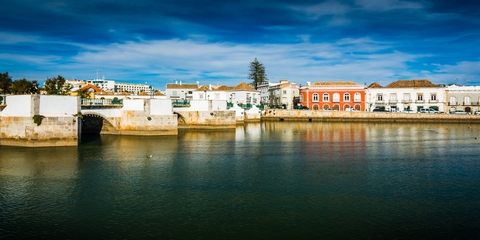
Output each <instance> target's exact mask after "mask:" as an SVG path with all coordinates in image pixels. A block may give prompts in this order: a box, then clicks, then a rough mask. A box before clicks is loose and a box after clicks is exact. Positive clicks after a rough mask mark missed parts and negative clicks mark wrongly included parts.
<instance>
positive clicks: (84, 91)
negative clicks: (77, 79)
mask: <svg viewBox="0 0 480 240" xmlns="http://www.w3.org/2000/svg"><path fill="white" fill-rule="evenodd" d="M77 93H78V96H80V98H88V99H90V98H91V97H90V91H89V89H81V88H80V89H78V90H77Z"/></svg>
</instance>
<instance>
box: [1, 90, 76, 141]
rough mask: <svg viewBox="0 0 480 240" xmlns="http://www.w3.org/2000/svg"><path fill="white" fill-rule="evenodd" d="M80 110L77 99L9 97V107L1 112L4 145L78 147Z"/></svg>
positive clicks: (36, 96)
mask: <svg viewBox="0 0 480 240" xmlns="http://www.w3.org/2000/svg"><path fill="white" fill-rule="evenodd" d="M79 111H80V104H79V101H78V99H77V97H66V96H41V95H19V96H8V105H7V106H6V107H5V108H4V109H3V110H2V111H1V112H0V145H7V146H24V147H45V146H76V145H78V142H79V138H78V131H79V120H78V117H77V116H76V114H77V113H78V112H79ZM34 119H37V122H35V120H34Z"/></svg>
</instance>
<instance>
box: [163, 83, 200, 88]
mask: <svg viewBox="0 0 480 240" xmlns="http://www.w3.org/2000/svg"><path fill="white" fill-rule="evenodd" d="M167 88H170V89H173V88H176V89H182V88H192V89H197V88H198V84H184V83H182V84H178V83H167Z"/></svg>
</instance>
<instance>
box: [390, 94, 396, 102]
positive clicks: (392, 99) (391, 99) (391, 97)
mask: <svg viewBox="0 0 480 240" xmlns="http://www.w3.org/2000/svg"><path fill="white" fill-rule="evenodd" d="M390 101H393V102H395V101H397V94H396V93H391V94H390Z"/></svg>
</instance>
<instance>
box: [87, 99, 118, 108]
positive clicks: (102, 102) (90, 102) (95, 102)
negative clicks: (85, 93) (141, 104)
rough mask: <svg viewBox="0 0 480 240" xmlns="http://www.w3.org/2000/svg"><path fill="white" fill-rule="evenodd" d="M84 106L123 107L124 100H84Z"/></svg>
mask: <svg viewBox="0 0 480 240" xmlns="http://www.w3.org/2000/svg"><path fill="white" fill-rule="evenodd" d="M82 106H123V99H88V98H82Z"/></svg>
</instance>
